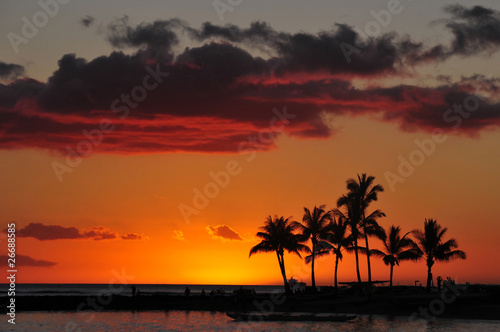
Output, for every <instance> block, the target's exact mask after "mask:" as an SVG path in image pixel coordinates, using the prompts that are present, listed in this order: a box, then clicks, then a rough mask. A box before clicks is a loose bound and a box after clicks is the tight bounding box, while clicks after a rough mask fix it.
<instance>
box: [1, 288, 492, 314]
mask: <svg viewBox="0 0 500 332" xmlns="http://www.w3.org/2000/svg"><path fill="white" fill-rule="evenodd" d="M108 295H109V294H108ZM450 296H451V297H450ZM499 296H500V287H498V286H496V287H488V288H487V289H483V290H482V291H481V292H480V293H477V292H474V293H462V294H459V295H458V296H456V297H453V296H452V293H451V291H450V293H449V294H447V296H443V294H442V292H437V291H435V292H434V293H432V294H401V292H400V293H398V294H390V293H389V292H387V291H386V292H385V293H384V292H382V293H380V292H379V293H374V294H372V295H371V296H367V295H360V294H359V293H357V294H346V293H344V294H338V295H336V294H334V293H307V294H292V295H285V294H252V293H250V292H243V293H236V294H230V295H214V296H210V295H205V296H201V295H191V296H183V295H166V294H143V295H140V296H135V297H132V296H125V295H111V296H104V295H103V296H102V297H99V296H93V295H92V296H84V295H77V296H74V295H68V296H64V295H50V296H46V295H39V296H17V297H16V298H15V305H16V306H15V310H16V313H19V312H27V311H68V312H77V311H87V312H90V311H117V310H137V311H141V310H144V311H147V310H166V311H168V310H186V311H188V310H194V311H196V310H203V311H220V312H225V311H256V312H263V313H268V312H332V313H355V314H362V315H383V316H407V317H409V319H410V318H411V319H413V318H415V319H417V318H426V316H427V319H432V318H431V317H438V318H450V319H458V318H460V319H485V320H500V300H499ZM451 299H452V300H453V301H451ZM8 301H9V298H8V297H6V296H2V297H0V305H1V306H2V310H5V311H7V304H8V303H9V302H8ZM432 307H434V309H431V308H432ZM433 310H434V311H433ZM419 312H420V313H423V314H419Z"/></svg>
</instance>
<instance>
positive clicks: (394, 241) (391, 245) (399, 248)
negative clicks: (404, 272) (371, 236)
mask: <svg viewBox="0 0 500 332" xmlns="http://www.w3.org/2000/svg"><path fill="white" fill-rule="evenodd" d="M400 232H401V228H400V227H399V226H398V227H395V226H394V225H392V226H391V228H390V230H389V236H387V233H386V232H385V229H383V228H380V230H379V232H378V233H377V237H378V238H379V239H380V240H382V242H383V243H384V249H383V251H381V250H378V249H372V250H370V252H371V254H372V255H373V256H377V257H380V258H382V260H383V261H384V263H385V265H390V267H391V274H390V282H389V287H390V289H391V290H392V279H393V278H392V277H393V269H394V265H398V266H399V262H401V261H406V260H415V261H416V260H419V259H420V257H421V255H420V251H419V250H418V247H417V245H416V244H415V242H413V241H412V240H411V239H410V238H408V237H407V236H408V234H410V233H411V232H408V233H406V234H405V235H403V237H401V234H400Z"/></svg>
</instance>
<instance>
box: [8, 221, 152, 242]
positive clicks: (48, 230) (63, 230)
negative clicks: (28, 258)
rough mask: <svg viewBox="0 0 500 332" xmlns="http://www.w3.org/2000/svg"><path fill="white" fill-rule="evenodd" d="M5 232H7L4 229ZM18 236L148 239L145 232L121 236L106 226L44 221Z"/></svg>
mask: <svg viewBox="0 0 500 332" xmlns="http://www.w3.org/2000/svg"><path fill="white" fill-rule="evenodd" d="M3 233H7V230H6V229H4V230H3ZM16 236H17V237H32V238H35V239H37V240H40V241H48V240H73V239H82V240H85V239H92V240H113V239H122V240H148V239H149V238H148V237H147V236H145V235H144V234H138V233H126V234H125V235H122V236H120V235H119V234H118V232H115V231H112V230H111V229H109V228H107V227H104V226H101V225H100V226H92V227H90V228H89V229H86V230H82V231H80V230H78V229H77V228H75V227H64V226H61V225H44V224H42V223H30V224H28V225H27V226H25V227H24V228H21V229H19V230H18V231H17V233H16Z"/></svg>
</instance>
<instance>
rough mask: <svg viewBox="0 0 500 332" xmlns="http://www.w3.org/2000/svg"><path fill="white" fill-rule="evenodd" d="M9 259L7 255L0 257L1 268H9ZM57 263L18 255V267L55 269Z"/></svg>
mask: <svg viewBox="0 0 500 332" xmlns="http://www.w3.org/2000/svg"><path fill="white" fill-rule="evenodd" d="M8 259H9V257H8V256H7V255H0V266H2V267H5V266H7V261H8ZM56 264H57V263H56V262H50V261H44V260H37V259H34V258H31V257H30V256H25V255H19V254H17V255H16V266H21V267H23V266H34V267H53V266H54V265H56Z"/></svg>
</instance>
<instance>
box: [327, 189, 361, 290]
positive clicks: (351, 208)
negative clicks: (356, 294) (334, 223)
mask: <svg viewBox="0 0 500 332" xmlns="http://www.w3.org/2000/svg"><path fill="white" fill-rule="evenodd" d="M356 200H357V198H356V197H354V196H350V197H348V196H347V195H343V196H342V197H340V198H339V200H338V202H337V205H338V206H339V207H342V206H343V207H344V209H345V212H342V211H341V210H340V209H338V208H337V209H334V210H333V211H332V213H333V215H334V216H336V217H337V218H338V219H339V220H343V222H344V223H345V224H346V225H347V226H348V227H349V230H350V231H351V235H350V238H351V241H352V242H351V247H350V248H349V249H350V250H351V251H354V257H355V258H356V277H357V279H358V282H359V283H361V275H360V273H359V254H358V251H359V246H358V239H359V238H360V236H361V235H360V232H359V221H360V217H359V209H357V208H355V206H358V203H357V202H356Z"/></svg>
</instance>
